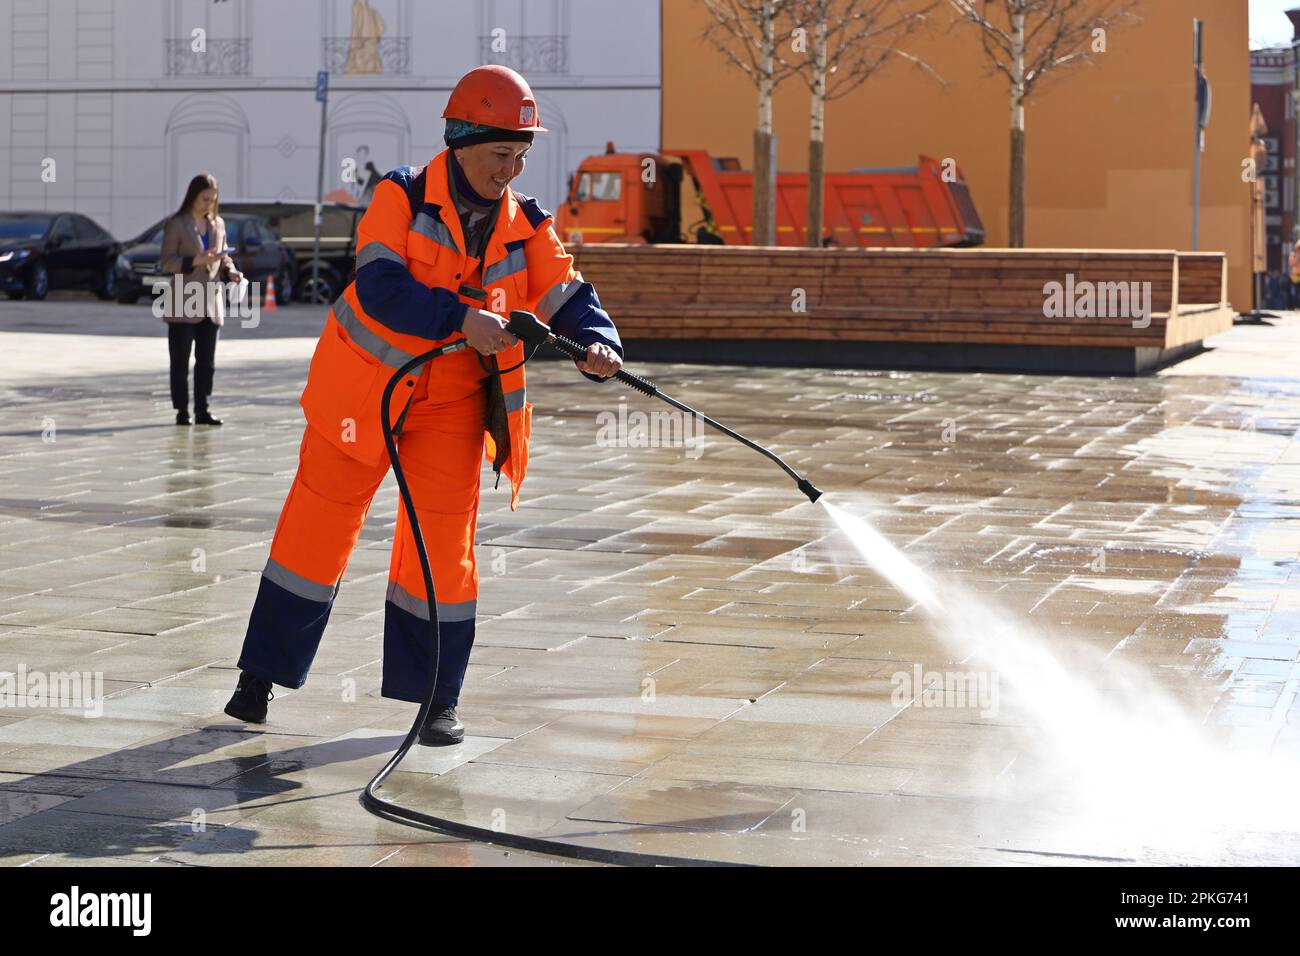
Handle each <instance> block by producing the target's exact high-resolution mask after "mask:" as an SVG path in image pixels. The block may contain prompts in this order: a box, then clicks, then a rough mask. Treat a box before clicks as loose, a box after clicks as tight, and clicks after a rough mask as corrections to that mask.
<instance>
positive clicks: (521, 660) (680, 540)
mask: <svg viewBox="0 0 1300 956" xmlns="http://www.w3.org/2000/svg"><path fill="white" fill-rule="evenodd" d="M21 306H22V308H21V309H20V310H18V311H14V307H13V306H11V305H5V306H0V309H3V310H4V312H3V314H2V315H0V355H3V356H5V358H4V361H3V364H2V365H0V672H9V673H10V674H12V675H13V676H14V677H16V676H17V675H19V674H20V673H21V674H24V675H32V674H40V675H55V674H62V675H65V676H68V677H71V676H75V675H85V678H86V682H87V685H86V686H74V685H73V684H70V683H68V682H67V681H65V683H64V684H63V685H61V686H55V685H53V684H51V685H50V686H48V687H46V688H45V689H44V690H43V691H42V693H41V694H38V695H36V696H33V697H30V698H27V697H24V698H23V699H22V700H21V701H19V700H16V699H9V700H7V701H5V703H6V704H7V705H8V706H4V707H0V860H2V861H4V862H5V863H8V864H11V865H27V864H35V865H46V864H49V863H69V862H72V863H87V864H113V865H117V864H124V865H125V864H137V865H154V866H166V865H250V864H261V865H295V864H307V865H333V864H346V865H380V866H395V865H519V864H523V865H548V864H549V865H571V864H567V863H566V861H561V860H557V859H552V858H547V857H543V856H538V855H533V854H519V853H506V852H505V851H502V850H500V849H498V848H494V847H491V846H486V845H477V844H469V843H466V842H464V841H461V840H456V839H452V838H448V837H443V836H439V835H437V834H431V833H428V832H424V831H419V830H414V829H411V828H407V827H402V826H400V825H397V824H394V823H391V822H388V821H383V820H378V819H376V818H374V817H371V816H370V815H369V814H367V813H366V812H365V811H364V810H363V809H362V808H361V807H360V806H359V805H358V803H357V794H358V793H359V791H360V789H361V788H362V787H363V786H364V785H365V783H366V782H367V781H368V780H369V778H370V777H371V775H373V774H374V773H375V772H376V771H377V770H378V769H379V767H380V766H382V765H383V763H384V762H385V760H386V759H387V757H388V755H389V754H391V752H392V751H393V749H395V747H396V746H397V744H398V742H399V741H400V739H401V737H402V735H403V734H404V732H405V731H406V729H407V728H408V727H409V724H410V721H411V720H412V719H413V717H414V713H415V707H414V706H413V705H410V704H407V703H403V702H400V701H389V700H386V699H384V698H382V697H380V696H379V664H380V660H381V651H382V604H383V597H384V589H385V584H386V573H387V565H388V552H389V548H390V543H391V534H392V529H393V525H394V520H395V514H396V512H395V509H396V494H395V487H394V486H393V484H392V481H391V478H390V479H389V480H388V481H386V482H385V484H384V486H383V487H382V488H381V489H380V491H379V493H378V495H377V496H376V500H375V505H374V507H373V508H372V510H371V513H370V516H369V520H368V521H367V524H366V526H365V528H364V529H363V532H362V536H361V541H360V543H359V546H358V549H357V551H356V553H355V555H354V557H353V559H352V562H351V565H350V567H349V570H348V573H347V576H346V578H345V580H344V584H343V587H342V589H341V591H340V595H339V599H338V602H337V604H336V607H335V610H334V614H333V616H332V619H331V623H330V625H329V628H328V630H327V631H326V635H325V639H324V642H323V644H322V647H321V652H320V654H319V656H318V658H317V661H316V664H315V666H314V669H313V672H312V676H311V678H310V679H309V681H308V682H307V684H306V685H305V686H304V687H303V688H301V689H299V690H294V691H289V690H283V689H277V692H276V693H277V697H276V700H275V701H274V702H273V703H272V705H271V712H270V722H269V723H268V724H267V725H266V726H265V727H264V728H258V729H251V728H248V727H245V726H243V725H241V724H238V723H236V722H233V721H231V720H229V719H228V718H226V717H225V716H224V715H223V714H222V713H221V707H222V705H223V704H224V702H225V699H226V698H227V697H228V695H229V692H230V689H231V688H232V687H233V684H234V681H235V678H236V675H237V671H236V670H235V660H236V658H237V656H238V653H239V647H240V642H241V640H242V637H243V631H244V626H245V624H246V622H247V616H248V611H249V609H250V607H251V604H252V599H253V596H254V594H255V592H256V587H257V580H258V574H259V573H260V571H261V568H262V566H263V564H264V563H265V560H266V555H267V550H268V547H269V543H270V539H271V535H272V533H273V531H274V528H275V522H276V519H277V517H278V514H279V509H280V507H281V505H282V503H283V500H284V495H285V494H286V492H287V490H288V487H289V483H290V481H291V479H292V476H293V472H294V468H295V465H296V456H297V448H298V441H299V438H300V436H301V429H302V427H303V421H302V416H301V411H300V410H299V408H298V406H297V399H298V396H299V394H300V392H301V389H302V385H303V381H304V378H305V372H306V364H307V361H308V359H309V357H310V354H311V348H312V346H313V343H314V339H313V338H312V329H313V328H319V323H320V314H319V312H318V311H317V310H312V309H308V308H305V307H302V306H293V307H290V308H288V309H282V310H280V311H278V312H277V313H275V316H276V317H277V319H276V321H277V323H279V324H277V325H276V326H274V327H271V326H267V327H265V328H263V329H261V330H260V331H259V330H256V329H253V330H239V331H235V330H233V329H232V330H231V332H230V334H229V336H227V333H226V332H225V331H223V339H222V342H221V344H220V346H219V348H218V353H217V359H218V367H217V376H216V383H217V384H216V394H215V395H214V399H213V403H214V408H216V409H218V412H219V414H223V415H224V416H225V417H226V419H227V424H226V425H225V426H224V427H222V428H220V429H202V428H191V429H180V428H177V427H175V426H174V425H172V424H171V418H172V413H171V410H170V402H169V400H168V396H167V382H166V350H165V339H164V338H163V336H162V333H161V329H158V328H154V327H153V325H152V324H151V323H152V322H153V321H154V320H152V317H151V316H149V315H148V313H147V309H146V308H145V307H143V306H140V307H136V308H128V307H105V306H103V305H101V304H99V303H92V302H84V301H81V300H77V299H74V298H71V297H66V298H62V299H52V300H51V301H49V302H46V303H21ZM106 325H111V326H112V327H111V328H108V329H104V328H101V326H106ZM227 338H228V339H229V341H227ZM1210 344H1211V346H1212V349H1211V350H1210V351H1207V352H1205V353H1203V354H1202V355H1199V356H1196V357H1194V358H1192V359H1190V360H1188V361H1185V362H1183V363H1182V364H1180V365H1178V366H1175V367H1173V368H1171V369H1167V370H1165V371H1164V372H1162V373H1160V374H1158V375H1155V376H1150V377H1146V378H1140V379H1111V378H1072V377H1056V376H1030V375H991V374H978V373H970V374H951V373H950V374H940V373H914V372H879V373H877V372H869V371H862V370H844V371H834V370H804V369H746V368H739V367H718V368H706V367H700V366H688V365H647V366H642V365H639V364H637V363H636V362H635V359H634V357H633V358H632V359H631V362H630V367H633V368H634V369H636V370H637V371H640V372H643V373H644V374H646V375H647V376H648V377H650V378H652V379H654V380H655V381H656V382H658V383H659V384H660V386H661V387H662V388H663V389H664V391H666V392H667V393H669V394H671V395H674V396H676V397H679V398H681V399H682V400H685V401H687V402H689V403H691V404H693V405H695V406H697V407H698V408H700V409H701V410H703V411H706V412H707V413H709V414H710V415H712V416H714V417H715V418H717V419H719V420H721V421H723V422H725V423H727V424H729V425H731V426H733V427H735V428H737V429H738V430H740V431H741V432H743V433H745V434H746V435H749V436H750V437H752V438H754V439H755V440H758V441H760V442H762V443H764V444H766V445H768V446H770V447H772V448H773V450H775V451H777V452H778V453H779V454H782V455H783V456H785V457H786V458H787V460H789V461H790V463H791V464H792V465H793V466H794V467H795V468H797V469H799V470H800V471H802V472H805V473H807V474H808V476H809V477H810V478H811V479H812V480H813V481H814V482H815V483H816V484H817V485H818V486H819V487H821V488H823V489H824V490H825V491H826V492H827V493H828V494H827V499H826V500H827V501H829V502H834V503H836V504H838V505H839V506H841V507H842V508H844V509H845V510H846V511H849V512H852V513H853V514H855V515H858V516H860V517H864V518H866V519H867V520H869V521H870V522H871V524H872V525H873V526H874V527H875V528H876V529H878V530H879V532H880V533H881V534H883V535H884V536H885V538H886V539H888V540H889V541H890V542H892V544H893V545H894V546H896V547H897V548H898V549H900V551H901V554H902V555H903V556H904V557H905V558H906V559H908V560H910V562H913V563H914V564H915V566H916V567H918V568H920V569H922V570H923V571H924V573H925V574H928V575H929V576H930V578H929V579H930V580H933V581H936V582H941V583H942V586H943V587H944V588H945V592H944V593H945V595H947V596H948V597H949V603H948V605H947V606H946V607H945V611H944V614H943V615H941V616H939V617H937V618H936V617H935V616H933V615H927V614H926V613H924V612H923V610H922V607H921V606H919V605H918V603H917V602H916V601H915V600H913V599H912V598H911V597H909V595H908V594H907V593H904V592H900V591H899V589H898V588H897V587H895V586H894V582H893V581H892V580H891V575H892V574H893V573H894V572H895V571H896V570H897V568H892V567H889V566H888V565H886V566H884V569H883V570H882V567H881V566H877V565H873V563H872V562H870V561H868V560H865V559H864V558H863V556H862V554H861V553H860V552H858V551H856V550H855V549H854V547H853V546H852V543H851V542H850V541H849V540H848V539H847V538H846V536H845V535H844V533H843V532H841V531H840V530H839V529H838V528H837V526H836V525H835V523H834V522H833V521H832V520H831V519H830V517H828V515H827V514H826V513H825V512H824V511H823V510H822V509H821V508H820V507H818V506H814V505H810V504H809V503H808V502H807V501H806V499H804V498H803V497H802V496H801V495H799V494H798V492H797V491H796V490H795V489H794V488H793V487H792V486H791V484H790V483H789V482H788V481H787V480H786V479H785V477H784V476H783V475H782V474H781V473H780V472H779V471H778V470H777V469H775V468H774V467H773V466H772V465H771V464H770V463H769V462H767V461H765V460H764V459H762V458H761V457H759V456H757V455H755V454H753V452H751V451H749V450H747V449H745V448H743V447H741V446H739V445H736V444H735V443H732V442H729V441H728V440H726V439H724V438H722V437H721V436H714V435H707V436H706V438H705V442H704V445H703V447H702V448H699V447H681V446H680V445H678V446H676V447H672V446H669V447H664V446H663V444H662V443H659V442H656V441H654V440H643V439H645V438H646V436H644V435H637V434H636V433H635V431H634V430H633V431H627V432H626V433H625V434H623V435H622V436H621V438H622V441H621V443H615V444H613V445H611V444H610V443H609V442H607V441H604V440H602V437H601V436H602V432H601V427H602V422H608V421H609V420H611V419H613V420H618V418H619V416H620V415H622V416H623V417H624V420H625V421H629V422H635V421H636V419H635V418H634V417H631V415H630V413H633V412H637V411H641V412H650V411H658V410H660V409H662V408H664V406H658V407H657V408H656V407H655V404H657V403H655V404H652V403H651V402H650V400H648V399H645V398H643V397H641V396H637V395H635V394H628V393H624V392H620V391H619V390H618V389H617V387H616V386H612V385H606V386H596V385H593V384H591V383H589V382H587V381H586V380H584V379H582V378H581V377H580V376H577V375H575V374H573V373H572V371H571V369H570V368H569V367H568V365H567V363H561V362H545V363H538V364H537V365H535V366H534V367H532V368H531V375H530V379H531V381H530V393H531V394H530V398H532V399H533V401H534V403H535V405H536V411H535V413H534V435H535V437H534V444H533V447H532V454H531V460H530V467H529V477H528V480H527V482H526V484H525V488H524V493H523V496H522V498H521V503H520V508H519V510H518V511H517V512H513V513H512V512H510V510H509V508H508V503H507V496H506V494H505V493H504V492H502V491H495V492H494V491H493V490H492V489H491V481H490V480H489V476H490V471H486V470H485V472H484V486H483V492H482V509H481V514H480V521H479V531H478V539H477V555H478V560H479V565H480V571H481V574H482V592H481V598H480V618H479V623H480V627H479V637H478V641H477V644H476V647H475V650H474V654H473V657H472V658H471V664H470V668H469V674H468V678H467V683H466V688H465V692H464V694H463V695H462V716H463V718H464V720H465V722H466V725H467V729H468V734H469V736H468V738H467V740H466V742H465V743H464V744H462V745H461V746H459V747H454V748H447V749H445V750H438V751H433V750H428V749H421V750H419V751H418V752H415V753H412V754H411V755H410V757H409V758H408V759H407V761H406V762H404V763H403V765H402V766H401V767H400V768H399V770H398V771H397V772H396V773H395V774H394V775H393V776H392V777H391V778H390V780H389V782H388V784H387V785H386V788H385V793H386V795H387V796H389V797H390V798H391V799H393V800H395V801H397V802H400V803H403V804H404V805H408V806H412V807H417V808H420V809H422V810H425V811H427V812H431V813H435V814H438V815H442V816H447V817H450V818H453V819H457V820H463V821H466V822H470V823H474V824H476V825H479V826H488V827H491V826H493V825H497V826H501V827H503V828H505V829H507V830H511V831H513V832H522V833H528V834H530V835H536V836H546V837H548V838H554V839H563V840H568V841H575V842H585V843H588V844H590V845H593V846H602V847H613V848H617V849H623V850H641V851H645V852H653V853H665V854H673V855H679V856H691V857H698V858H701V859H716V860H735V861H741V862H753V863H767V864H773V863H775V864H794V865H811V864H830V863H835V864H843V863H847V864H860V865H869V864H879V863H895V864H898V863H901V864H907V865H918V864H945V865H950V864H971V865H983V864H990V863H993V864H1005V865H1036V864H1045V863H1050V864H1062V863H1064V864H1080V865H1095V864H1107V863H1115V862H1136V863H1168V862H1179V863H1232V864H1236V863H1268V862H1281V863H1290V864H1295V863H1297V862H1300V825H1298V824H1297V823H1296V822H1295V821H1293V820H1290V819H1289V815H1288V814H1287V813H1275V812H1273V811H1274V810H1275V809H1276V807H1275V806H1274V804H1275V803H1276V802H1278V801H1285V800H1287V799H1288V798H1292V797H1293V792H1294V791H1291V790H1288V787H1289V785H1290V784H1292V783H1294V781H1295V780H1296V779H1297V777H1296V765H1297V761H1298V760H1300V705H1298V704H1297V691H1300V663H1298V661H1300V599H1297V597H1296V595H1297V594H1300V586H1298V585H1300V504H1297V500H1298V499H1300V494H1298V493H1300V442H1298V441H1297V432H1298V429H1300V316H1296V315H1291V314H1288V315H1285V316H1283V317H1281V318H1280V319H1278V320H1274V322H1273V324H1271V325H1242V326H1238V327H1237V328H1235V329H1233V330H1232V331H1231V332H1229V333H1226V334H1225V335H1223V336H1219V337H1217V338H1216V339H1215V340H1212V341H1211V343H1210ZM620 408H622V409H623V411H620ZM654 437H655V436H653V435H652V436H650V438H651V439H653V438H654ZM661 437H662V436H661ZM990 641H992V642H993V643H994V644H995V645H996V646H995V647H994V648H993V650H992V653H991V654H989V653H988V652H987V644H988V643H989V642H990ZM981 642H984V643H983V644H981ZM977 646H979V647H984V648H985V650H983V651H980V652H979V653H978V654H977V653H976V648H977ZM981 655H983V656H981ZM971 675H974V676H975V677H976V678H980V679H985V678H987V679H988V680H989V682H990V683H991V684H992V688H993V693H992V695H991V697H990V695H988V694H984V693H982V692H981V691H980V685H978V684H977V683H974V684H970V685H967V686H965V689H966V690H970V691H971V692H972V698H979V699H955V698H954V697H953V694H952V693H948V692H947V691H944V690H943V686H944V681H945V680H948V679H950V678H954V677H955V678H957V679H958V680H961V679H964V678H966V677H969V676H971ZM0 679H3V678H0ZM936 680H937V681H938V684H937V685H936V684H935V683H934V681H936ZM936 686H938V687H939V688H940V691H938V692H936V691H935V690H934V688H935V687H936ZM962 689H963V688H962V687H958V688H957V690H962ZM985 689H986V690H987V689H988V688H985ZM948 690H949V691H950V690H952V688H951V687H949V688H948ZM92 711H98V713H97V714H92V713H91V712H92ZM1125 728H1130V729H1131V730H1132V733H1131V734H1127V735H1126V734H1125ZM1126 736H1127V737H1129V738H1130V739H1127V740H1126V739H1125V737H1126ZM1198 762H1201V763H1202V764H1203V766H1202V767H1201V769H1199V770H1195V771H1193V765H1195V764H1197V763H1198ZM1144 763H1145V764H1146V765H1147V767H1148V769H1149V768H1151V767H1155V768H1158V769H1159V770H1160V773H1161V774H1162V775H1163V779H1153V778H1149V777H1145V776H1143V775H1142V773H1143V766H1142V765H1143V764H1144ZM1134 773H1136V774H1137V775H1136V776H1134V775H1133V774H1134ZM1216 776H1217V777H1219V778H1223V779H1226V780H1229V781H1235V782H1236V784H1237V785H1236V786H1235V787H1230V788H1229V789H1227V790H1224V791H1222V792H1220V791H1218V790H1216V789H1215V785H1216V784H1215V779H1214V778H1215V777H1216ZM1135 781H1136V782H1137V786H1138V789H1139V791H1140V792H1138V793H1133V792H1132V788H1133V787H1134V785H1135ZM1243 790H1248V791H1254V796H1250V795H1249V794H1247V795H1243V793H1242V791H1243ZM1207 803H1213V804H1215V806H1216V807H1217V809H1214V810H1213V811H1210V810H1207V809H1206V806H1205V805H1206V804H1207ZM1189 807H1191V808H1195V812H1192V810H1189V809H1188V808H1189ZM1126 820H1127V821H1128V822H1127V823H1125V821H1126Z"/></svg>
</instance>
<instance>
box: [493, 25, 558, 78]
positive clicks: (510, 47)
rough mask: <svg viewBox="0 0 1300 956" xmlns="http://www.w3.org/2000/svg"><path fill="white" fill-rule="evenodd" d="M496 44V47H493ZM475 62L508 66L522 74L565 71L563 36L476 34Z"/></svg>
mask: <svg viewBox="0 0 1300 956" xmlns="http://www.w3.org/2000/svg"><path fill="white" fill-rule="evenodd" d="M503 45H504V46H505V49H504V50H502V49H499V48H500V47H501V46H503ZM493 47H497V48H498V49H493ZM479 62H481V63H497V64H499V65H501V66H508V67H510V68H511V69H512V70H516V71H518V72H519V73H522V74H524V76H529V75H530V74H531V75H534V76H535V75H537V74H539V73H568V72H569V38H568V37H567V36H511V35H509V34H507V35H506V36H505V37H504V38H501V39H498V38H497V37H491V36H485V37H479Z"/></svg>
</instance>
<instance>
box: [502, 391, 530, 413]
mask: <svg viewBox="0 0 1300 956" xmlns="http://www.w3.org/2000/svg"><path fill="white" fill-rule="evenodd" d="M525 392H527V388H517V389H515V390H514V391H513V392H506V396H505V397H506V411H507V412H517V411H519V409H521V408H523V407H524V402H526V401H527V400H528V396H527V395H526V394H525Z"/></svg>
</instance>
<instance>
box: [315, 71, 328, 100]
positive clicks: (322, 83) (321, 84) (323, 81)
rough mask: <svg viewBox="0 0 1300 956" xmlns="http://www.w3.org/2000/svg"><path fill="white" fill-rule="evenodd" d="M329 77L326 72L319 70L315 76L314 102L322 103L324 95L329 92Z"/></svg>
mask: <svg viewBox="0 0 1300 956" xmlns="http://www.w3.org/2000/svg"><path fill="white" fill-rule="evenodd" d="M329 88H330V75H329V71H328V70H321V71H319V72H318V73H317V74H316V102H317V103H324V102H325V94H326V93H328V92H329Z"/></svg>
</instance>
